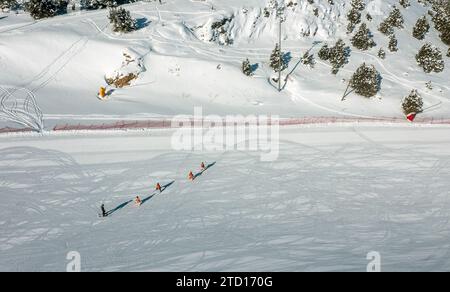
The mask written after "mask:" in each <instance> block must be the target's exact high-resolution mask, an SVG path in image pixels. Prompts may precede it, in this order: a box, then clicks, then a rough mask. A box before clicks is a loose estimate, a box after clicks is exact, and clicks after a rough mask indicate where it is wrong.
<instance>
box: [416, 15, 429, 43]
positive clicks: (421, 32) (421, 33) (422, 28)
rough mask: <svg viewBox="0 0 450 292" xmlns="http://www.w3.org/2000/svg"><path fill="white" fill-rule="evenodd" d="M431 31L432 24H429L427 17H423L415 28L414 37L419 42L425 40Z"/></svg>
mask: <svg viewBox="0 0 450 292" xmlns="http://www.w3.org/2000/svg"><path fill="white" fill-rule="evenodd" d="M429 30H430V24H429V23H428V20H427V17H426V16H423V17H421V18H419V19H418V20H417V22H416V25H415V26H414V28H413V36H414V37H415V38H416V39H418V40H423V39H424V38H425V35H426V34H427V33H428V31H429Z"/></svg>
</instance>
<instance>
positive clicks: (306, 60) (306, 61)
mask: <svg viewBox="0 0 450 292" xmlns="http://www.w3.org/2000/svg"><path fill="white" fill-rule="evenodd" d="M300 61H301V62H302V64H303V65H307V66H308V67H310V68H314V65H315V63H316V62H315V60H314V55H313V54H310V53H309V52H306V53H305V54H304V55H303V57H302V58H301V60H300Z"/></svg>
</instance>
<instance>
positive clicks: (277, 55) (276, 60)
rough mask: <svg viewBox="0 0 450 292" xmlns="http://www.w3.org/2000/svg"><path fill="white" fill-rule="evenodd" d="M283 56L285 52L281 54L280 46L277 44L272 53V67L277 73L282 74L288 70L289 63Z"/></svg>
mask: <svg viewBox="0 0 450 292" xmlns="http://www.w3.org/2000/svg"><path fill="white" fill-rule="evenodd" d="M283 55H284V54H283V52H280V46H279V45H278V44H276V46H275V49H274V50H273V51H272V54H271V55H270V67H271V68H272V69H273V70H274V71H275V72H280V71H283V70H285V69H286V68H287V63H286V60H284V58H283ZM280 66H281V68H280Z"/></svg>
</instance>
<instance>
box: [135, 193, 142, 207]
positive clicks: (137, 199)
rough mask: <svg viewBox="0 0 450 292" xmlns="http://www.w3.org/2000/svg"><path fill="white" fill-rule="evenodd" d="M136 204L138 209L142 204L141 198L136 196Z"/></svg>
mask: <svg viewBox="0 0 450 292" xmlns="http://www.w3.org/2000/svg"><path fill="white" fill-rule="evenodd" d="M134 204H135V205H136V206H138V207H139V206H140V205H141V204H142V201H141V198H139V196H136V198H135V199H134Z"/></svg>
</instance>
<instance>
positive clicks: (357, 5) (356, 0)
mask: <svg viewBox="0 0 450 292" xmlns="http://www.w3.org/2000/svg"><path fill="white" fill-rule="evenodd" d="M351 5H352V8H354V9H356V10H359V11H363V10H364V9H366V3H364V0H352V3H351Z"/></svg>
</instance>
